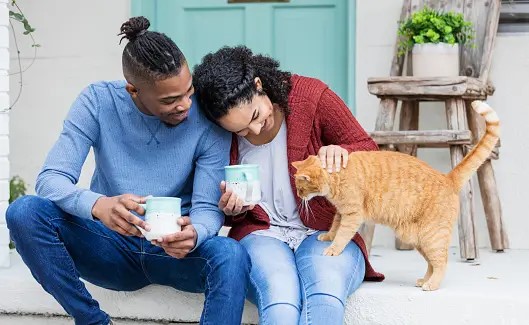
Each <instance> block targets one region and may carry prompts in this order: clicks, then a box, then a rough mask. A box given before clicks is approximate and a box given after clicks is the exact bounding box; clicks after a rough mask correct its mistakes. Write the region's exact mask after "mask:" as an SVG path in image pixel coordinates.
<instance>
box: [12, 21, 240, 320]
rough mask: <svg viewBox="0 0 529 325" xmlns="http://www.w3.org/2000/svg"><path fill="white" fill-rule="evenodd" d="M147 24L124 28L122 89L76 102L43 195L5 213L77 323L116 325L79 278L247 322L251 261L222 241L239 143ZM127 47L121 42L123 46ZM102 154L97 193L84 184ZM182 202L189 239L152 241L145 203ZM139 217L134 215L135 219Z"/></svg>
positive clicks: (106, 86)
mask: <svg viewBox="0 0 529 325" xmlns="http://www.w3.org/2000/svg"><path fill="white" fill-rule="evenodd" d="M148 27H149V21H148V20H147V19H145V18H144V17H135V18H131V19H130V20H129V21H127V22H126V23H124V24H123V25H122V26H121V34H120V35H124V36H123V38H127V39H128V40H129V43H128V44H127V45H126V47H125V48H124V51H123V58H122V60H123V73H124V76H125V79H126V82H125V81H121V82H100V83H96V84H92V85H90V86H89V87H88V88H86V89H85V90H84V91H83V92H82V93H81V94H80V96H79V97H78V98H77V100H76V101H75V102H74V104H73V105H72V107H71V109H70V112H69V114H68V117H67V118H66V120H65V122H64V128H63V131H62V133H61V135H60V136H59V139H58V140H57V142H56V143H55V145H54V146H53V148H52V149H51V151H50V153H49V155H48V157H47V159H46V162H45V164H44V167H43V169H42V171H41V173H40V174H39V176H38V178H37V184H36V190H37V194H38V196H26V197H22V198H20V199H19V200H17V201H16V202H14V203H13V204H12V205H11V206H10V207H9V209H8V211H7V215H6V218H7V224H8V227H9V229H10V231H11V236H12V238H13V240H14V241H15V245H16V248H17V250H18V252H19V253H20V255H21V256H22V258H23V260H24V262H25V263H26V264H27V266H28V267H29V268H30V270H31V272H32V274H33V275H34V277H35V279H36V280H37V281H38V282H39V283H40V284H41V285H42V287H43V288H44V289H45V290H46V291H47V292H48V293H50V294H51V295H53V297H55V299H56V300H57V301H58V302H59V303H60V304H61V305H62V307H63V308H64V309H65V310H66V312H68V314H70V315H71V316H72V317H73V318H74V319H75V323H76V324H83V325H84V324H109V323H111V320H110V318H109V316H108V315H107V314H106V313H105V312H103V311H102V310H101V309H100V308H99V304H98V303H97V301H95V300H94V299H93V298H92V297H91V295H90V294H89V292H88V291H87V290H86V288H85V286H84V284H83V282H81V281H80V280H79V275H80V276H81V277H83V279H86V280H87V281H89V282H91V283H93V284H95V285H98V286H101V287H104V288H108V289H112V290H122V291H132V290H137V289H140V288H142V287H145V286H147V285H149V284H152V283H155V284H161V285H168V286H171V287H174V288H175V289H178V290H184V291H190V292H205V296H206V301H205V304H204V310H203V313H202V317H201V323H202V324H240V323H241V316H242V310H243V305H244V297H245V295H246V283H247V280H248V273H249V268H250V266H249V259H248V256H247V253H246V252H245V250H244V249H243V248H242V246H240V245H239V244H238V243H237V242H236V241H234V240H232V239H229V238H225V237H217V236H216V234H217V233H218V231H219V229H220V227H221V226H222V224H223V221H224V216H223V214H222V213H221V212H220V211H219V209H218V207H217V202H218V199H219V197H220V192H219V189H218V184H219V182H220V181H221V180H222V178H223V167H224V166H225V165H227V164H228V152H229V147H230V143H231V141H230V140H231V137H230V134H229V133H227V132H225V131H223V130H221V129H220V128H219V127H217V126H216V125H214V124H213V123H211V122H209V121H208V120H207V119H206V118H205V116H203V115H202V114H201V112H200V111H199V109H198V107H197V106H196V105H194V104H193V85H192V78H191V74H190V71H189V67H188V66H187V63H186V60H185V58H184V56H183V54H182V53H181V52H180V50H179V49H178V47H177V46H176V44H175V43H174V42H173V41H172V40H171V39H169V38H168V37H167V36H165V35H164V34H161V33H157V32H151V31H147V28H148ZM123 38H122V39H123ZM90 148H93V150H94V153H95V161H96V167H95V171H94V174H93V177H92V182H91V185H90V190H87V189H81V188H79V187H77V186H76V183H77V181H78V179H79V174H80V172H81V168H82V165H83V164H84V161H85V159H86V156H87V154H88V152H89V150H90ZM147 195H154V196H172V197H180V198H181V199H182V215H189V217H184V218H182V219H181V220H180V221H179V222H180V224H181V225H182V231H181V232H179V233H175V234H171V235H167V236H164V237H163V239H162V240H161V241H156V242H153V243H150V242H149V241H147V240H146V239H144V238H143V237H141V233H140V232H139V230H138V229H137V228H136V226H137V227H141V228H144V229H145V228H146V229H148V228H149V225H148V224H146V223H145V221H143V219H141V218H139V217H138V216H136V215H135V214H138V215H143V214H144V213H145V211H144V209H143V208H142V207H141V206H140V205H139V203H143V202H145V196H147ZM132 212H135V213H132Z"/></svg>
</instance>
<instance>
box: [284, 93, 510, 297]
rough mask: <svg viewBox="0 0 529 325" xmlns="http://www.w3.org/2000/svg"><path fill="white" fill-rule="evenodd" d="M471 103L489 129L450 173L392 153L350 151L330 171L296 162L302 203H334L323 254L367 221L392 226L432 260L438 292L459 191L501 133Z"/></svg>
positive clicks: (492, 118)
mask: <svg viewBox="0 0 529 325" xmlns="http://www.w3.org/2000/svg"><path fill="white" fill-rule="evenodd" d="M472 107H473V109H474V110H475V111H477V112H478V113H479V114H481V115H482V116H483V117H484V118H485V121H486V133H485V135H484V136H483V137H482V138H481V140H480V141H479V143H478V144H477V145H476V146H475V148H474V149H473V150H472V151H471V152H470V153H469V154H468V155H467V156H466V157H465V158H464V159H463V161H462V162H461V163H460V164H458V165H457V166H456V167H455V168H454V169H453V170H452V171H451V172H449V173H448V174H446V175H445V174H442V173H440V172H438V171H436V170H434V169H433V168H431V167H430V166H428V165H427V164H426V163H424V162H423V161H421V160H419V159H417V158H415V157H412V156H410V155H406V154H402V153H398V152H391V151H366V152H353V153H351V154H349V161H348V164H347V168H345V169H342V170H341V171H340V172H334V173H332V174H329V173H328V172H327V171H326V170H325V169H323V168H321V163H320V160H319V159H318V158H317V157H316V156H309V157H308V158H307V159H306V160H304V161H297V162H294V163H292V165H293V166H294V167H295V168H296V169H297V172H296V174H295V175H294V176H295V180H296V187H297V192H298V196H299V197H300V198H302V199H303V201H304V202H303V203H306V201H307V200H310V199H311V198H312V197H314V196H325V197H326V198H327V199H328V200H329V201H330V202H331V203H332V204H334V205H335V206H336V210H337V213H336V215H335V217H334V221H333V223H332V226H331V229H330V230H329V232H327V233H325V234H321V235H320V236H319V237H318V239H319V240H322V241H332V244H331V245H330V246H329V247H328V248H327V249H326V250H325V251H324V255H331V256H333V255H339V254H341V253H342V251H343V249H344V248H345V246H346V245H347V243H349V241H350V240H351V237H352V236H353V235H354V234H355V233H356V232H357V230H358V228H359V227H360V225H361V224H362V223H363V222H364V221H367V220H371V221H374V222H376V223H381V224H384V225H387V226H390V227H392V228H393V229H394V230H395V233H396V235H397V236H398V237H399V238H400V239H401V240H402V241H403V242H406V243H409V244H412V245H413V246H414V247H415V248H416V249H417V250H418V251H419V253H421V255H422V256H423V257H424V258H425V259H426V261H427V262H428V270H427V271H426V274H425V276H424V278H422V279H419V280H417V286H420V287H422V289H423V290H436V289H438V288H439V285H440V283H441V280H442V279H443V277H444V274H445V269H446V264H447V256H448V246H449V243H450V239H451V232H452V228H453V227H452V226H453V224H454V222H455V221H456V219H457V217H458V215H459V191H460V190H461V188H462V187H463V185H464V184H465V183H466V182H467V181H468V180H469V178H470V177H471V176H472V174H473V173H474V172H475V171H476V170H477V169H478V168H479V166H481V164H482V163H483V162H484V161H485V160H486V159H487V158H488V157H489V154H490V153H491V151H492V149H493V148H494V146H495V144H496V142H497V141H498V137H499V131H500V127H499V119H498V116H497V115H496V113H495V112H494V111H493V110H492V108H490V106H489V105H487V104H486V103H483V102H480V101H474V102H473V103H472Z"/></svg>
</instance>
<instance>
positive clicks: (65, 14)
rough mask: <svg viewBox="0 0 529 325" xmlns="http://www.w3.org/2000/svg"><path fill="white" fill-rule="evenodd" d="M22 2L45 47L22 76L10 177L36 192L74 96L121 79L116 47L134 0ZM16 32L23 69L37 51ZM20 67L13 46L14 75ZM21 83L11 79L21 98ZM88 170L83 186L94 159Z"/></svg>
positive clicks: (13, 122)
mask: <svg viewBox="0 0 529 325" xmlns="http://www.w3.org/2000/svg"><path fill="white" fill-rule="evenodd" d="M18 3H19V5H20V6H21V8H22V10H23V11H24V13H25V14H26V17H27V18H28V20H29V21H30V23H31V24H32V26H33V27H34V28H36V32H35V37H36V39H37V43H39V44H41V45H42V47H41V48H39V49H38V52H37V60H36V61H35V63H34V64H33V66H32V67H31V68H30V69H29V70H28V71H27V72H25V73H24V75H23V89H22V96H21V97H20V100H19V102H18V103H17V104H16V106H15V107H14V108H13V110H12V112H11V156H10V159H11V166H12V169H11V175H20V176H21V177H22V178H23V179H24V180H26V182H28V183H29V186H28V188H29V189H30V191H31V193H33V189H34V186H35V178H36V176H37V174H38V173H39V170H40V168H41V166H42V164H43V162H44V159H45V158H46V154H47V152H48V150H49V149H50V147H51V146H52V145H53V143H54V142H55V140H56V139H57V137H58V135H59V133H60V131H61V129H62V121H63V119H64V118H65V116H66V113H67V111H68V110H69V108H70V105H71V104H72V102H73V100H74V99H75V97H76V96H77V95H78V94H79V93H80V92H81V90H82V89H83V88H84V87H86V86H87V85H88V84H90V83H91V82H94V81H97V80H105V79H109V80H112V79H123V76H122V72H121V53H122V49H123V45H119V44H118V43H119V39H120V37H118V36H117V34H118V33H119V28H120V26H121V24H122V23H123V22H125V21H126V20H127V19H128V18H129V16H130V1H129V0H112V1H105V0H94V1H69V0H46V1H20V2H18ZM52 8H53V9H52ZM17 27H18V26H17ZM18 30H20V28H18ZM18 34H19V36H18V38H17V40H18V43H19V46H20V48H21V49H20V51H21V53H22V56H23V60H22V66H23V67H25V66H27V65H28V64H29V62H30V59H31V58H32V57H33V50H32V48H31V47H30V46H29V44H30V42H29V38H28V37H26V36H23V35H21V34H22V33H21V32H20V33H18ZM11 37H12V35H11ZM12 44H13V43H12ZM17 67H18V61H17V59H16V56H15V49H14V47H12V48H11V70H12V71H11V72H14V71H15V70H18V68H17ZM19 82H20V79H19V78H18V77H17V76H13V77H12V78H11V96H12V98H15V97H16V95H17V94H18V91H19ZM86 167H87V168H85V170H84V172H83V175H82V177H81V183H82V184H83V185H84V186H87V185H88V184H89V176H90V175H89V174H90V173H89V172H86V171H90V170H92V169H93V158H92V157H91V156H90V157H89V159H88V164H87V166H86Z"/></svg>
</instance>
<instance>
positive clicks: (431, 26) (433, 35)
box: [398, 7, 474, 55]
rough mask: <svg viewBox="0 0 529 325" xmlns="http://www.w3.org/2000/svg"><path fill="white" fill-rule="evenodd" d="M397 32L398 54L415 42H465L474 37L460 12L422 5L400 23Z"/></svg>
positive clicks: (468, 23)
mask: <svg viewBox="0 0 529 325" xmlns="http://www.w3.org/2000/svg"><path fill="white" fill-rule="evenodd" d="M398 34H399V36H400V40H399V55H404V54H406V52H408V51H409V50H411V48H412V47H413V45H415V44H424V43H448V44H456V43H457V44H466V43H468V42H470V41H471V40H473V39H474V28H473V27H472V23H471V22H469V21H467V20H465V18H464V17H463V15H462V14H460V13H454V12H452V11H450V12H441V11H435V10H433V9H431V8H428V7H424V8H423V9H421V10H419V11H416V12H415V13H413V14H412V15H411V17H410V18H408V19H407V20H406V21H404V22H402V23H401V24H400V27H399V31H398Z"/></svg>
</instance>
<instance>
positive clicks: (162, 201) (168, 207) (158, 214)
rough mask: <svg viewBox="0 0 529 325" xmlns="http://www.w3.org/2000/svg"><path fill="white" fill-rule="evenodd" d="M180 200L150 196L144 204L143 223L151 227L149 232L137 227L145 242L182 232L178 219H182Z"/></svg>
mask: <svg viewBox="0 0 529 325" xmlns="http://www.w3.org/2000/svg"><path fill="white" fill-rule="evenodd" d="M181 203H182V200H181V199H180V198H177V197H161V196H158V197H157V196H151V197H148V198H147V202H146V203H145V204H140V205H141V206H142V207H143V208H144V209H145V221H146V222H147V223H148V224H149V226H151V230H150V231H146V230H144V229H141V228H140V227H138V229H139V230H140V231H141V233H142V234H143V236H144V237H145V238H146V239H147V240H154V239H158V238H161V237H163V236H165V235H170V234H174V233H176V232H179V231H181V230H182V227H181V226H180V225H179V224H178V219H179V218H180V217H182V212H181Z"/></svg>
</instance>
